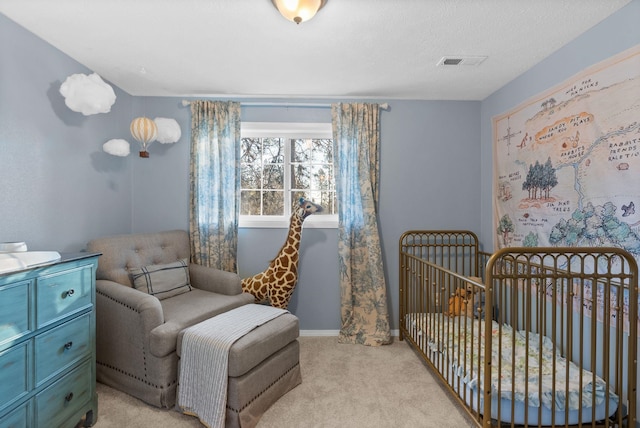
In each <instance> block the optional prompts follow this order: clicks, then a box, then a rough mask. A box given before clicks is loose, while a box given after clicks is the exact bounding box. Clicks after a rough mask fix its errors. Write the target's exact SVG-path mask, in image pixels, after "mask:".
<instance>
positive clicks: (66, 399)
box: [64, 392, 73, 403]
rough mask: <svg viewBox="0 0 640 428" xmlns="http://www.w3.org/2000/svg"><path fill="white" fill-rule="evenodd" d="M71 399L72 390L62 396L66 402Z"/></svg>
mask: <svg viewBox="0 0 640 428" xmlns="http://www.w3.org/2000/svg"><path fill="white" fill-rule="evenodd" d="M71 400H73V392H70V393H68V394H67V395H65V396H64V401H66V402H67V403H68V402H70V401H71Z"/></svg>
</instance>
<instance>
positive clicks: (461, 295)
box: [447, 285, 473, 318]
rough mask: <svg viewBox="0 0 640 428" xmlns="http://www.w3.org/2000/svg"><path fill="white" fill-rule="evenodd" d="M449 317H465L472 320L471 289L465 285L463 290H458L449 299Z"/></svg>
mask: <svg viewBox="0 0 640 428" xmlns="http://www.w3.org/2000/svg"><path fill="white" fill-rule="evenodd" d="M447 315H449V316H450V317H455V316H458V315H466V316H468V317H471V318H473V287H472V286H471V285H467V286H466V287H465V288H458V289H457V290H456V291H455V293H454V295H453V296H451V297H450V298H449V312H448V313H447Z"/></svg>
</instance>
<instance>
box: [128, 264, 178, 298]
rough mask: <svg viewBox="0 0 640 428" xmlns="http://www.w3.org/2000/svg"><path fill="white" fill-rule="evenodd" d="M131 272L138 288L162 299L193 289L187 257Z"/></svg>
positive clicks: (131, 270)
mask: <svg viewBox="0 0 640 428" xmlns="http://www.w3.org/2000/svg"><path fill="white" fill-rule="evenodd" d="M129 273H130V274H131V278H132V280H133V286H134V287H135V288H136V289H137V290H140V291H142V292H144V293H147V294H151V295H152V296H156V297H157V298H158V299H160V300H162V299H166V298H169V297H173V296H177V295H178V294H182V293H186V292H188V291H191V282H190V280H189V265H188V263H187V259H182V260H178V261H176V262H173V263H166V264H161V265H149V266H143V267H141V268H134V269H130V270H129Z"/></svg>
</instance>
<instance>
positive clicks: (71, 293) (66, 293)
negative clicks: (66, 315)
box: [62, 288, 75, 299]
mask: <svg viewBox="0 0 640 428" xmlns="http://www.w3.org/2000/svg"><path fill="white" fill-rule="evenodd" d="M73 293H75V290H74V289H73V288H72V289H71V290H68V291H65V292H64V294H63V296H62V298H63V299H64V298H65V297H68V296H73Z"/></svg>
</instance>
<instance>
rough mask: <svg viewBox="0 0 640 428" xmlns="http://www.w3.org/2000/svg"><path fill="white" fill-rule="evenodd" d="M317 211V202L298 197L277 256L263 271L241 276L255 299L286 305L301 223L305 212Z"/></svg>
mask: <svg viewBox="0 0 640 428" xmlns="http://www.w3.org/2000/svg"><path fill="white" fill-rule="evenodd" d="M320 211H322V207H321V206H320V205H316V204H314V203H313V202H311V201H307V200H306V199H304V198H300V204H299V205H298V207H296V209H295V210H294V212H293V214H292V215H291V221H290V223H289V233H288V235H287V240H286V241H285V243H284V245H283V246H282V248H281V249H280V252H279V253H278V255H277V256H276V258H275V259H273V260H272V261H271V263H269V267H268V268H267V269H266V270H265V271H263V272H260V273H259V274H257V275H254V276H252V277H250V278H244V279H243V280H242V291H244V292H245V293H250V294H253V296H254V297H255V298H256V303H261V302H265V301H268V302H269V303H270V304H271V306H273V307H275V308H281V309H287V307H288V306H289V300H290V299H291V294H293V290H294V288H295V287H296V282H297V281H298V260H299V257H298V249H299V248H300V237H301V236H302V223H303V222H304V220H305V219H306V218H307V217H308V216H310V215H311V214H314V213H317V212H320Z"/></svg>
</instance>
